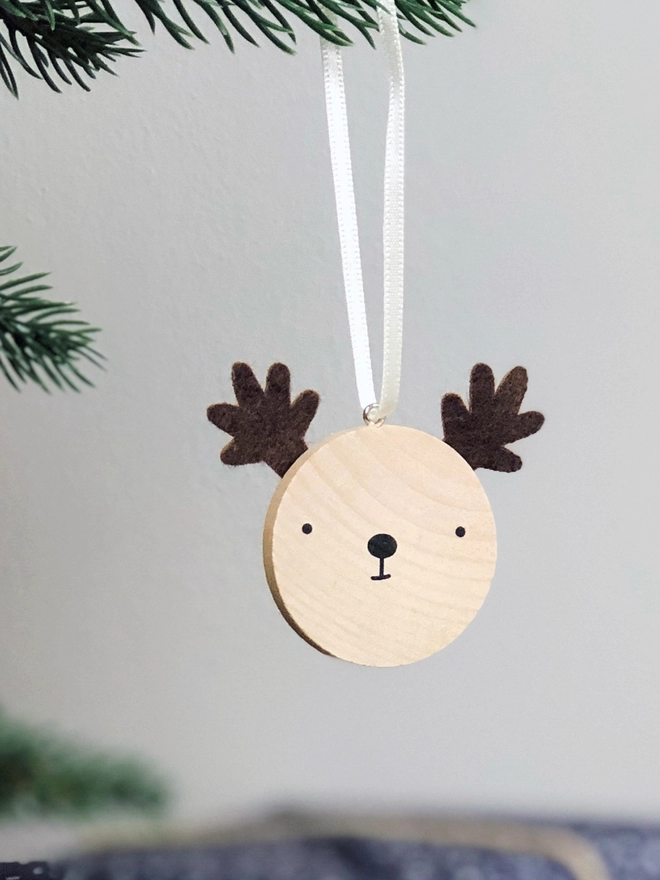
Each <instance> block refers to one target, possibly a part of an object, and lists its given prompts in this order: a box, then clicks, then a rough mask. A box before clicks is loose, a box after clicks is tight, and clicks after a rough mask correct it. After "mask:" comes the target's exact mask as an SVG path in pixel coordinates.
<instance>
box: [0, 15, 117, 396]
mask: <svg viewBox="0 0 660 880" xmlns="http://www.w3.org/2000/svg"><path fill="white" fill-rule="evenodd" d="M0 2H3V0H0ZM15 250H16V248H13V247H0V372H2V373H4V376H5V378H6V379H7V380H8V381H9V382H10V384H11V385H13V386H14V388H16V389H18V388H19V383H21V382H28V381H32V382H36V383H37V385H40V386H41V388H43V389H44V391H48V390H49V385H54V386H55V387H56V388H64V387H68V388H71V389H73V390H74V391H77V390H78V386H79V384H80V383H83V384H85V385H91V382H90V381H89V380H88V379H87V378H85V376H84V375H83V374H82V373H81V372H80V370H79V369H78V364H79V361H80V360H81V359H83V360H86V361H89V362H90V363H92V364H95V365H96V366H100V361H101V359H102V355H100V354H99V353H98V352H97V351H96V350H95V349H94V348H93V342H94V336H95V334H96V333H98V329H97V328H95V327H90V326H89V324H87V323H86V322H85V321H80V320H76V319H74V318H73V317H72V316H73V315H76V314H77V313H78V309H76V307H75V306H74V305H73V304H72V303H65V302H52V301H51V300H47V299H42V297H41V296H40V294H41V293H43V292H44V291H46V290H50V287H49V286H48V285H47V284H42V283H41V281H42V279H43V278H45V277H46V273H45V272H39V273H37V274H36V275H26V276H23V277H19V278H14V277H12V276H13V274H14V273H15V272H16V271H17V270H18V269H20V268H21V266H22V265H23V264H22V263H14V264H13V265H9V266H3V265H2V264H3V263H5V262H6V261H7V260H8V259H9V258H10V257H11V256H12V254H13V253H14V252H15Z"/></svg>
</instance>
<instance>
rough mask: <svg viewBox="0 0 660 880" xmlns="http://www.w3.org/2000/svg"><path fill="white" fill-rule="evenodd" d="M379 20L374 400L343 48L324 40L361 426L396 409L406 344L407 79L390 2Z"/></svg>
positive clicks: (327, 100) (386, 1)
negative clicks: (379, 339)
mask: <svg viewBox="0 0 660 880" xmlns="http://www.w3.org/2000/svg"><path fill="white" fill-rule="evenodd" d="M378 22H379V27H380V32H381V34H382V36H383V44H384V49H385V55H386V58H387V67H388V77H389V107H388V114H387V137H386V148H385V187H384V189H385V196H384V208H383V379H382V385H381V393H380V400H377V398H376V391H375V387H374V378H373V369H372V365H371V349H370V347H369V328H368V325H367V314H366V310H365V303H364V285H363V281H362V262H361V258H360V239H359V233H358V223H357V212H356V209H355V191H354V187H353V170H352V164H351V147H350V139H349V133H348V115H347V112H346V92H345V88H344V70H343V64H342V50H341V48H340V47H339V46H337V45H335V44H334V43H330V42H328V41H327V40H324V39H322V40H321V52H322V56H323V79H324V82H325V103H326V111H327V117H328V132H329V136H330V157H331V160H332V175H333V179H334V186H335V200H336V203H337V221H338V225H339V242H340V247H341V259H342V268H343V274H344V289H345V293H346V306H347V310H348V322H349V327H350V332H351V344H352V348H353V361H354V364H355V379H356V382H357V389H358V397H359V400H360V405H361V406H362V410H363V413H364V418H365V421H369V422H372V423H380V422H381V421H382V420H384V419H385V418H386V417H387V416H388V415H390V414H391V413H392V412H394V409H395V408H396V405H397V402H398V399H399V386H400V381H401V348H402V343H403V236H404V226H403V171H404V105H405V80H404V72H403V56H402V52H401V38H400V36H399V25H398V19H397V11H396V4H395V0H383V8H382V9H381V8H380V7H379V9H378Z"/></svg>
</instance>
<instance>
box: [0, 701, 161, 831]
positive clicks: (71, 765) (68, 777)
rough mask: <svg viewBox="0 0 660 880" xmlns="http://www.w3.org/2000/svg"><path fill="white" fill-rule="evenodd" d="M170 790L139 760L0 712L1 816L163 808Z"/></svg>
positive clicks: (73, 815)
mask: <svg viewBox="0 0 660 880" xmlns="http://www.w3.org/2000/svg"><path fill="white" fill-rule="evenodd" d="M166 800H167V794H166V788H165V786H164V784H163V782H162V780H161V779H159V778H158V777H157V776H156V775H155V774H154V773H153V771H152V770H151V769H149V768H148V767H145V766H144V765H142V764H141V763H140V762H138V761H135V760H129V759H125V760H122V759H119V760H118V759H116V758H111V757H108V756H107V755H103V754H98V753H96V752H92V751H89V750H88V749H86V748H84V747H82V746H79V745H77V744H74V743H69V742H66V741H65V740H63V739H62V738H60V737H58V736H54V735H52V734H48V733H45V732H42V731H40V730H37V729H34V728H32V727H29V726H27V725H24V724H20V723H18V722H16V721H13V720H11V719H10V718H8V717H7V716H6V715H5V714H4V713H3V712H2V710H0V820H7V819H13V818H26V817H30V816H31V817H35V816H54V815H57V816H60V817H65V818H66V817H70V818H78V817H83V816H88V815H91V814H93V813H98V812H101V811H103V812H107V811H113V810H120V809H121V810H139V811H146V812H148V813H153V812H157V811H160V810H161V809H162V807H163V806H164V805H165V803H166Z"/></svg>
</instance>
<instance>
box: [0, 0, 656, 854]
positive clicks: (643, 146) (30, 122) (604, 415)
mask: <svg viewBox="0 0 660 880" xmlns="http://www.w3.org/2000/svg"><path fill="white" fill-rule="evenodd" d="M469 12H470V14H471V15H472V17H473V18H474V19H475V21H476V22H477V23H478V25H479V27H478V29H477V30H476V31H468V32H466V33H464V34H463V35H460V36H457V37H456V38H455V39H454V40H447V39H443V38H438V39H436V40H435V41H432V42H431V44H430V45H428V46H427V47H425V48H420V47H415V46H410V45H406V47H405V59H406V64H407V76H408V94H409V101H408V128H407V134H408V155H407V209H408V214H407V287H406V292H407V303H406V341H405V347H404V375H403V389H402V401H401V405H400V409H399V410H398V412H397V414H396V420H397V421H400V422H401V423H403V424H409V425H413V426H417V427H419V428H422V429H425V430H428V431H430V432H438V433H439V432H440V431H441V426H440V415H439V400H440V397H441V395H442V394H443V393H444V392H445V391H447V390H455V391H461V392H464V391H465V390H466V386H467V378H468V374H469V370H470V367H471V365H472V364H473V363H474V362H476V361H478V360H486V361H487V362H488V363H490V364H492V366H493V367H494V369H495V370H496V372H497V373H498V374H500V375H501V374H502V373H503V372H505V371H506V370H507V369H508V368H510V367H511V366H513V365H515V364H518V363H521V364H523V365H525V366H526V367H527V368H528V369H529V372H530V377H531V386H530V392H529V394H528V398H527V404H528V406H529V408H539V409H542V410H543V411H544V412H545V413H546V416H547V423H546V427H545V428H544V429H543V431H542V432H541V433H540V434H539V435H538V436H537V437H535V438H532V439H530V440H528V441H525V442H524V443H523V444H521V450H520V451H521V453H522V455H523V458H524V460H525V466H524V468H523V470H522V471H521V472H520V473H519V474H516V475H504V474H492V473H486V474H484V475H483V481H484V484H485V485H486V489H487V491H488V493H489V496H490V498H491V501H492V504H493V508H494V511H495V515H496V520H497V524H498V531H499V541H500V562H499V566H498V571H497V574H496V577H495V581H494V584H493V588H492V590H491V593H490V595H489V597H488V600H487V602H486V605H485V607H484V608H483V610H482V612H481V614H480V615H479V616H478V617H477V618H476V620H475V621H474V623H473V624H472V625H471V626H470V627H469V628H468V630H467V631H466V632H465V633H464V635H462V636H461V637H460V639H458V640H457V641H456V642H455V643H454V644H452V645H451V646H450V647H448V648H447V649H446V650H444V651H442V652H441V653H440V654H438V655H436V656H435V657H433V658H431V659H429V660H427V661H425V662H423V663H421V664H418V665H414V666H410V667H407V668H400V669H394V670H372V669H364V668H357V667H354V666H350V665H348V664H344V663H341V662H339V661H333V660H331V659H328V658H327V657H324V656H322V655H320V654H317V653H315V652H314V651H313V650H312V649H310V648H309V647H308V646H307V645H306V644H305V643H304V642H302V641H301V640H300V639H298V638H297V637H296V636H295V635H294V634H293V633H292V632H291V631H290V630H289V628H288V627H287V625H286V624H285V623H284V621H283V620H282V619H281V618H280V615H279V613H278V611H277V609H276V607H275V605H274V603H273V602H272V600H271V597H270V594H269V591H268V588H267V586H266V583H265V580H264V576H263V573H262V569H261V559H260V533H261V527H262V521H263V518H264V514H265V511H266V508H267V505H268V501H269V498H270V496H271V493H272V492H273V490H274V488H275V485H276V482H277V478H276V477H275V475H274V474H273V473H271V472H269V471H268V469H267V468H266V467H265V466H261V467H257V466H254V467H249V468H242V469H236V470H230V469H228V468H225V467H223V466H221V465H220V463H219V461H218V457H217V456H218V451H219V449H220V447H221V445H222V443H223V436H222V435H221V434H220V433H219V432H218V431H217V430H216V429H215V428H213V427H212V426H211V425H209V424H208V423H207V422H206V420H205V408H206V406H207V404H209V403H211V402H214V401H218V400H229V399H231V386H230V379H229V373H230V365H231V363H232V361H233V360H234V359H237V358H240V359H246V360H249V361H250V362H251V363H252V364H253V365H254V366H255V368H256V369H257V371H258V372H259V374H261V375H262V376H263V375H264V374H265V371H266V369H267V367H268V365H269V364H270V363H271V362H272V361H273V360H275V359H282V360H284V361H285V362H287V363H288V364H289V365H290V366H291V368H292V370H293V376H294V382H295V385H296V388H297V389H299V390H300V389H302V388H304V387H313V388H317V389H318V390H319V391H320V392H321V393H322V395H323V403H322V406H321V409H320V412H319V415H318V417H317V419H316V421H315V423H314V424H313V426H312V429H311V432H310V436H311V439H312V440H320V439H322V438H323V437H325V436H326V435H327V434H328V433H330V432H332V431H335V430H339V429H341V428H344V427H349V426H351V425H353V424H356V423H358V422H359V418H360V413H359V408H358V405H357V398H356V393H355V390H354V380H353V376H352V362H351V356H350V348H349V337H348V331H347V326H346V318H345V314H344V303H343V292H342V286H341V276H340V263H339V250H338V240H337V233H336V227H335V216H334V203H333V193H332V183H331V175H330V166H329V155H328V146H327V134H326V128H325V116H324V106H323V93H322V82H321V71H320V60H319V50H318V43H317V40H316V38H315V37H314V36H313V35H311V34H307V33H303V32H302V29H301V34H300V52H299V54H298V55H297V57H295V58H293V59H291V58H287V57H285V56H284V55H282V54H280V53H279V52H278V51H277V50H275V49H272V48H269V47H264V48H263V49H261V50H260V51H257V50H255V49H253V48H251V47H249V46H247V45H244V44H243V43H242V42H239V45H238V51H237V54H236V56H235V57H231V56H230V54H229V53H228V52H227V51H225V49H224V47H223V45H221V41H220V39H218V38H216V37H214V38H213V41H212V45H211V46H210V47H204V46H201V45H200V46H199V47H198V48H197V49H196V50H195V51H194V52H186V51H184V50H182V49H179V48H178V47H177V46H176V45H174V44H173V43H172V42H171V41H170V40H169V39H168V38H167V37H166V35H165V34H164V33H160V34H159V36H158V38H157V39H151V38H150V37H149V36H148V33H147V28H146V26H145V24H144V23H143V22H142V21H141V20H140V19H139V18H138V17H137V15H135V14H134V13H132V15H133V17H132V21H133V22H134V24H135V26H136V27H139V30H140V33H141V36H142V37H143V38H144V40H145V44H146V46H147V48H148V51H147V52H146V54H145V55H144V57H143V58H142V59H141V60H138V61H130V60H127V61H125V62H123V63H122V64H121V65H119V66H118V68H117V69H118V72H119V73H120V76H119V78H116V79H115V78H112V77H108V76H101V77H100V78H99V79H98V81H97V83H96V85H95V86H94V89H93V92H92V93H91V94H90V95H86V94H83V93H81V92H80V91H78V90H74V89H73V88H72V89H68V90H67V91H66V92H65V93H64V94H63V95H62V96H57V95H54V94H52V93H51V92H50V91H49V90H48V89H47V88H46V87H45V86H43V85H42V84H39V83H33V82H31V81H29V80H28V79H27V78H26V77H23V79H22V82H21V88H22V98H21V100H20V102H16V101H14V100H13V99H12V98H11V97H10V96H9V95H6V94H0V105H1V113H2V133H1V135H0V146H1V151H2V152H1V155H2V169H3V170H2V174H0V204H1V205H2V211H1V215H0V241H1V242H2V243H8V244H10V243H16V244H18V245H20V252H19V253H20V256H21V257H22V258H23V259H24V260H25V262H26V269H29V270H30V271H38V270H40V269H50V270H51V271H52V282H53V284H54V286H55V294H56V295H57V296H60V297H64V298H70V299H73V300H75V301H77V302H78V303H79V304H80V306H81V308H82V310H83V314H84V316H85V317H86V318H88V319H89V320H91V321H93V322H95V323H97V324H98V325H100V326H101V327H102V328H103V331H104V332H103V336H102V340H101V343H100V344H101V346H102V349H103V351H104V353H105V354H106V355H107V357H108V370H107V372H106V373H97V374H95V376H94V378H95V380H96V383H97V387H96V389H95V390H90V391H86V392H84V393H83V394H81V395H79V396H76V395H73V394H67V395H61V394H53V395H52V396H50V397H49V396H46V395H45V394H43V393H42V392H40V391H38V390H33V389H26V390H25V391H24V392H23V393H22V394H20V395H18V394H16V393H15V392H14V391H12V390H11V389H10V388H9V387H7V386H0V413H1V416H0V449H1V450H2V453H1V456H0V470H1V485H2V492H1V494H0V566H1V588H2V609H3V613H2V620H3V626H2V659H1V660H0V700H1V702H2V703H3V704H4V705H5V706H6V707H7V708H8V709H10V710H11V711H12V712H13V713H14V714H16V715H18V716H21V717H24V718H27V719H32V720H35V721H39V722H42V721H48V722H52V723H55V724H57V725H59V726H60V727H61V729H63V730H65V731H67V732H70V733H74V734H78V735H80V736H82V737H85V738H87V739H88V740H90V741H92V742H94V743H96V744H98V745H103V746H106V747H108V748H127V749H130V750H138V751H140V752H142V753H144V754H146V755H148V756H150V757H151V758H152V759H153V760H154V761H156V762H157V763H158V764H160V765H161V766H162V767H163V768H165V769H166V771H167V772H168V773H170V774H171V776H172V778H173V779H175V781H176V786H177V791H178V801H177V809H176V814H175V815H176V817H177V818H178V819H180V820H181V821H185V822H190V823H192V822H196V821H200V822H201V821H204V822H212V821H215V820H221V819H223V818H225V817H228V816H230V815H236V814H245V813H248V812H250V811H252V810H256V809H259V808H262V807H265V806H269V805H274V804H299V805H317V806H318V805H328V804H339V805H347V804H349V805H350V804H353V805H363V806H382V807H390V808H405V807H412V806H415V807H432V808H434V807H441V808H446V809H458V810H479V811H491V810H497V811H505V812H523V813H528V812H532V813H536V814H538V813H562V814H564V813H570V814H584V813H586V814H599V815H607V816H623V817H626V816H627V817H637V816H641V817H647V818H657V816H658V812H659V810H660V762H659V761H658V741H659V733H660V701H659V699H658V685H659V683H660V643H659V638H658V633H659V629H660V590H659V589H658V571H659V559H658V546H659V544H660V542H659V541H658V527H659V525H660V523H659V518H658V511H657V497H658V469H657V445H658V433H657V428H658V417H657V382H658V380H657V366H658V358H657V341H656V340H657V332H658V331H657V328H658V294H657V291H658V279H659V278H660V246H659V242H660V173H659V171H658V145H659V144H660V52H659V51H658V33H660V6H658V4H657V2H655V0H638V2H637V3H636V4H635V8H634V9H626V10H625V15H624V11H622V10H621V8H620V4H616V3H614V2H613V0H580V2H579V3H577V2H568V0H555V2H553V3H534V4H532V3H524V2H521V0H498V2H492V0H472V3H471V4H470V9H469ZM129 17H130V16H129ZM346 66H347V77H348V89H349V104H350V106H349V111H350V115H351V123H352V132H353V147H354V164H355V169H356V179H357V180H356V183H357V194H358V202H359V204H358V208H359V214H360V221H361V227H362V236H363V249H364V261H365V274H366V280H367V287H368V296H369V301H370V310H371V317H372V324H373V327H374V330H373V335H374V340H373V341H374V347H375V346H376V345H379V344H380V339H379V327H378V325H379V298H380V274H379V266H380V259H381V255H380V222H381V210H382V207H381V176H382V158H383V144H384V121H385V97H386V96H385V91H386V90H385V81H384V71H383V58H382V57H381V56H380V55H378V54H375V53H374V52H373V51H371V50H370V49H368V48H367V47H365V46H361V45H359V46H358V47H357V48H355V49H354V50H351V51H350V52H347V53H346ZM18 833H19V832H18V829H11V828H5V829H4V831H3V834H2V839H3V840H4V841H5V842H6V843H7V842H8V848H7V849H6V851H5V852H6V855H7V856H9V855H10V854H11V853H10V850H11V851H12V852H13V850H12V845H13V844H12V841H15V840H17V839H18V838H17V837H16V835H18ZM29 854H33V853H32V852H30V853H29Z"/></svg>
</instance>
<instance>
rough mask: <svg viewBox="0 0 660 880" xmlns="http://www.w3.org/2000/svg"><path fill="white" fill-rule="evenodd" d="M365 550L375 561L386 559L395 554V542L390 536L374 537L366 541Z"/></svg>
mask: <svg viewBox="0 0 660 880" xmlns="http://www.w3.org/2000/svg"><path fill="white" fill-rule="evenodd" d="M367 550H368V551H369V553H371V555H372V556H375V557H376V559H387V558H388V557H390V556H394V554H395V553H396V541H395V540H394V538H393V537H392V535H374V536H373V538H369V540H368V541H367Z"/></svg>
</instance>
